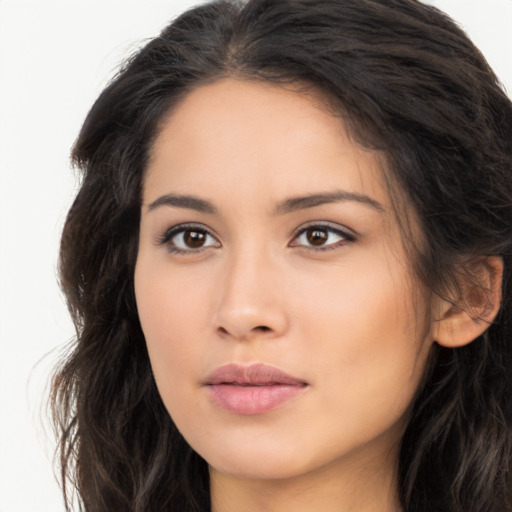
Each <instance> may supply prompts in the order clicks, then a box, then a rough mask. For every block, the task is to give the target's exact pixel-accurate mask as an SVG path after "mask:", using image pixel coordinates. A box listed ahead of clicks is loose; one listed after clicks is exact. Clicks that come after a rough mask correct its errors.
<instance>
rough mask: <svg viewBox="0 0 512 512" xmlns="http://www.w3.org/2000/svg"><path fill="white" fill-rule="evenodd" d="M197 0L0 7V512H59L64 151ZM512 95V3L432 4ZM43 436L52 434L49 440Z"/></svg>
mask: <svg viewBox="0 0 512 512" xmlns="http://www.w3.org/2000/svg"><path fill="white" fill-rule="evenodd" d="M195 3H197V2H196V1H195V0H181V1H178V0H167V1H163V0H159V1H156V0H125V1H121V0H119V1H117V0H102V1H100V0H89V1H80V0H61V1H57V0H0V512H60V511H63V510H64V507H63V505H62V499H61V496H60V491H59V489H58V486H57V484H56V481H55V478H54V476H53V469H52V464H51V457H52V453H53V449H54V448H53V441H52V438H51V435H50V434H51V432H50V430H49V427H48V422H47V420H46V419H45V414H46V413H45V405H44V403H45V402H44V401H45V387H46V386H47V380H48V375H49V372H50V368H51V367H52V365H53V364H54V362H55V360H56V358H57V356H58V351H59V349H60V348H62V347H63V346H64V345H65V343H66V342H67V341H68V340H69V339H71V337H72V336H73V328H72V325H71V322H70V321H69V319H68V316H67V311H66V308H65V305H64V302H63V299H62V296H61V295H60V293H59V290H58V287H57V284H56V255H57V251H58V240H59V234H60V231H61V229H62V225H63V222H64V217H65V214H66V211H67V208H68V207H69V205H70V203H71V200H72V197H73V194H74V193H75V191H76V185H77V179H76V177H75V176H74V175H73V173H72V171H71V169H70V166H69V157H68V155H69V150H70V147H71V145H72V143H73V141H74V139H75V138H76V136H77V134H78V131H79V129H80V126H81V123H82V121H83V119H84V117H85V115H86V113H87V111H88V109H89V107H90V106H91V104H92V102H93V101H94V99H95V98H96V96H97V95H98V94H99V92H100V91H101V89H102V88H103V87H104V86H105V84H106V83H107V81H108V79H109V77H111V76H112V75H113V73H114V71H115V69H116V66H117V64H118V63H119V62H120V61H121V60H122V59H123V58H124V57H126V56H127V55H129V54H130V53H131V52H132V51H134V50H135V49H136V48H137V47H138V46H140V45H141V44H142V43H143V42H144V40H145V38H148V37H152V36H155V35H157V34H158V32H159V31H160V29H161V28H163V26H165V25H166V23H167V22H168V21H169V20H170V19H172V18H173V17H174V16H176V14H178V13H180V12H182V11H183V10H185V9H186V8H188V7H190V6H191V5H193V4H195ZM430 3H432V4H433V5H436V6H438V7H439V8H441V9H443V10H445V11H446V12H448V13H449V14H451V15H452V16H453V17H454V18H455V19H456V20H458V21H459V22H460V23H461V24H462V25H463V27H464V28H465V29H466V30H467V31H468V33H469V34H470V36H471V37H472V39H473V40H474V42H475V43H476V44H477V46H479V47H480V49H481V50H482V52H483V53H484V55H486V57H487V59H488V60H489V62H490V63H491V65H492V66H493V67H494V69H495V70H496V72H497V74H498V76H499V77H500V78H501V80H502V81H503V83H504V84H505V86H506V87H507V89H508V92H509V95H512V64H511V62H512V59H511V52H512V30H511V29H510V26H511V25H512V0H432V1H431V2H430ZM45 431H46V432H45Z"/></svg>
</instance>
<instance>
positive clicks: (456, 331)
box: [433, 256, 503, 348]
mask: <svg viewBox="0 0 512 512" xmlns="http://www.w3.org/2000/svg"><path fill="white" fill-rule="evenodd" d="M468 267H469V269H470V270H471V276H472V279H471V282H469V281H470V279H469V278H468V277H469V276H466V277H465V278H462V279H463V281H464V282H460V283H459V287H458V288H459V297H458V298H457V299H456V300H454V301H453V302H449V301H446V300H442V299H439V301H440V302H439V304H438V306H437V307H436V309H437V315H436V318H437V320H436V321H435V322H434V326H433V327H434V340H435V341H437V342H438V343H439V344H440V345H442V346H444V347H449V348H454V347H461V346H463V345H467V344H468V343H471V342H472V341H473V340H474V339H475V338H478V336H480V335H481V334H483V332H484V331H485V330H486V329H487V328H488V327H489V325H490V324H491V323H492V322H493V320H494V319H495V318H496V315H497V314H498V311H499V309H500V302H501V284H502V278H503V260H502V259H501V258H500V257H499V256H489V257H487V258H484V259H481V260H478V261H477V262H475V263H472V264H469V265H468ZM457 304H462V305H463V306H460V305H457Z"/></svg>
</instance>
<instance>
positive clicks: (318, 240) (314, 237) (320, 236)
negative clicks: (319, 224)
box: [306, 228, 329, 245]
mask: <svg viewBox="0 0 512 512" xmlns="http://www.w3.org/2000/svg"><path fill="white" fill-rule="evenodd" d="M306 238H307V239H308V242H309V243H310V244H311V245H323V244H325V242H327V239H328V238H329V233H328V231H327V229H322V228H310V229H308V230H307V231H306Z"/></svg>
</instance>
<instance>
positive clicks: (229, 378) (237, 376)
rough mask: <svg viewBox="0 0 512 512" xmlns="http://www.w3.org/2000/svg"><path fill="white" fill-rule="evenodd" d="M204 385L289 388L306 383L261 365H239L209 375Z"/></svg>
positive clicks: (276, 369)
mask: <svg viewBox="0 0 512 512" xmlns="http://www.w3.org/2000/svg"><path fill="white" fill-rule="evenodd" d="M205 384H206V385H215V384H240V385H246V386H247V385H249V386H250V385H252V386H265V385H267V386H268V385H271V384H276V385H278V384H287V385H291V386H305V385H306V384H307V382H306V381H304V380H302V379H298V378H297V377H293V376H292V375H289V374H287V373H286V372H284V371H283V370H280V369H279V368H276V367H274V366H269V365H267V364H263V363H257V364H251V365H249V366H244V365H240V364H234V363H230V364H226V365H223V366H220V367H219V368H217V369H216V370H215V371H214V372H213V373H211V374H210V375H209V376H208V377H207V379H206V381H205Z"/></svg>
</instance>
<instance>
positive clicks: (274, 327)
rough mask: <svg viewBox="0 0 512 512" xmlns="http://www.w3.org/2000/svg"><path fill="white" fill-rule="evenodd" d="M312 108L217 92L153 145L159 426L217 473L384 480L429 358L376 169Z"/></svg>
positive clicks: (261, 93) (196, 102) (290, 97)
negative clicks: (329, 473)
mask: <svg viewBox="0 0 512 512" xmlns="http://www.w3.org/2000/svg"><path fill="white" fill-rule="evenodd" d="M318 105H319V102H318V101H314V100H313V99H312V97H308V96H306V95H304V94H299V93H298V92H294V91H291V90H285V89H282V88H277V87H274V86H270V85H264V84H262V83H257V82H245V81H235V80H228V79H225V80H221V81H218V82H216V83H214V84H211V85H206V86H202V87H200V88H198V89H196V90H195V91H194V92H192V93H191V94H189V95H188V96H187V97H186V99H185V100H184V101H183V102H182V103H181V104H180V105H179V107H178V108H177V109H176V110H175V111H174V112H173V113H172V115H171V116H170V117H169V118H168V119H167V121H166V122H165V124H164V125H163V128H162V131H161V132H160V134H159V136H158V138H157V140H156V142H155V144H154V148H153V153H152V158H151V161H150V163H149V167H148V171H147V177H146V179H145V184H144V192H143V206H142V219H141V226H140V245H139V253H138V260H137V265H136V271H135V288H136V296H137V305H138V310H139V314H140V319H141V322H142V328H143V331H144V334H145V337H146V341H147V346H148V350H149V355H150V359H151V364H152V367H153V371H154V375H155V379H156V383H157V386H158V389H159V392H160V394H161V396H162V399H163V402H164V404H165V406H166V408H167V410H168V411H169V413H170V415H171V416H172V418H173V420H174V422H175V423H176V425H177V427H178V429H179V430H180V431H181V433H182V434H183V436H184V437H185V438H186V439H187V441H188V442H189V444H190V445H191V446H192V447H193V448H194V449H195V450H196V451H197V452H198V453H199V454H200V455H201V456H202V457H203V458H204V459H206V461H207V462H208V463H209V464H210V466H211V468H212V470H213V471H217V472H220V473H227V474H229V475H234V476H240V477H246V478H286V477H293V476H299V475H303V474H306V473H308V472H311V471H314V470H319V469H321V468H326V467H329V468H331V469H333V468H340V470H341V468H343V467H346V466H347V465H348V464H350V463H351V462H354V461H359V462H360V463H361V465H364V466H365V467H366V468H368V467H369V466H368V464H373V465H374V466H375V467H386V468H388V467H390V465H391V464H393V463H394V459H395V456H396V451H395V449H396V446H397V442H398V440H399V439H400V436H401V434H402V432H403V429H404V423H405V421H406V419H407V414H408V407H409V405H410V403H411V400H412V397H413V395H414V393H415V391H416V389H417V387H418V385H419V382H420V379H421V377H422V374H423V370H424V367H425V363H426V358H427V355H428V352H429V349H430V346H431V344H432V336H431V333H430V332H428V329H425V305H424V302H423V301H422V300H421V296H420V294H419V292H418V288H419V287H418V286H417V284H415V280H414V278H413V276H412V272H411V267H410V263H409V261H408V260H407V258H406V257H405V254H404V250H403V246H402V240H401V236H400V230H399V228H398V225H397V222H396V219H395V217H394V215H393V213H392V208H391V205H390V200H389V197H388V195H387V193H386V191H385V189H384V187H383V186H382V183H381V179H380V178H381V175H382V171H381V165H382V163H381V161H382V160H381V159H379V158H377V155H376V154H375V153H374V152H371V151H368V150H363V149H362V148H361V147H360V146H359V145H357V144H356V143H355V142H354V141H353V140H351V139H350V138H349V137H348V136H347V134H346V133H345V131H344V128H343V124H342V122H341V120H340V119H338V118H334V117H333V116H332V115H330V114H329V113H327V111H326V110H325V109H322V108H321V107H320V106H318ZM431 330H432V329H431ZM426 331H427V332H426ZM262 365H263V366H262ZM369 461H371V462H369Z"/></svg>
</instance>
